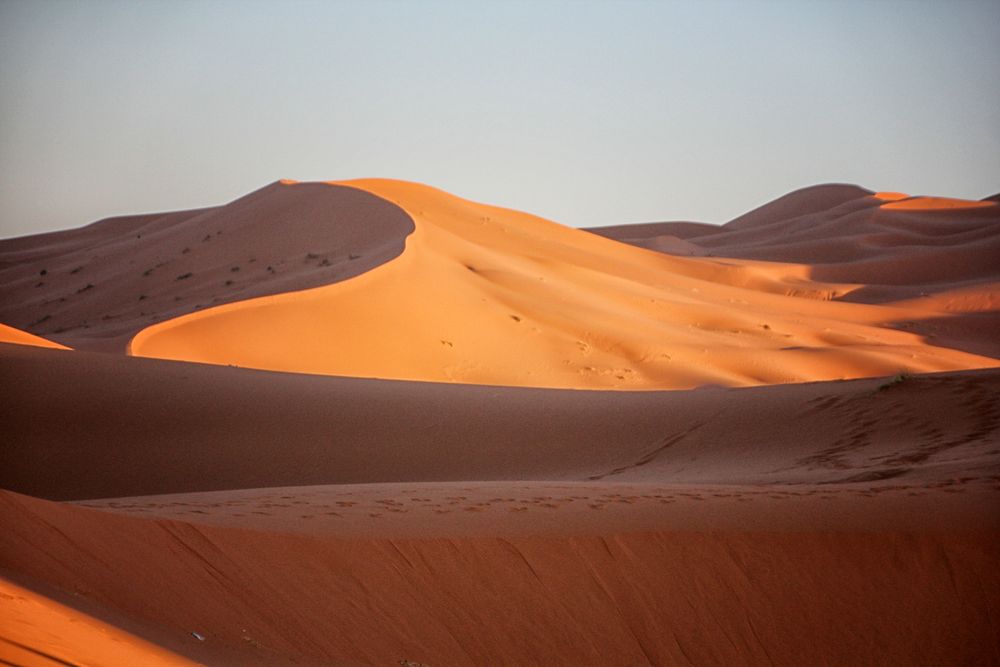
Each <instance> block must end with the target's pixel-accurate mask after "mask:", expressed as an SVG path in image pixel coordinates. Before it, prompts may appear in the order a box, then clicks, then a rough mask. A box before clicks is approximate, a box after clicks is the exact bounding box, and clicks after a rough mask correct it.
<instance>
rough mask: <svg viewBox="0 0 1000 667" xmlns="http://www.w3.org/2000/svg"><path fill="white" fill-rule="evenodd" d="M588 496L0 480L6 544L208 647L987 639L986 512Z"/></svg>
mask: <svg viewBox="0 0 1000 667" xmlns="http://www.w3.org/2000/svg"><path fill="white" fill-rule="evenodd" d="M591 513H592V514H594V515H597V517H598V518H597V519H596V522H597V523H595V524H591V525H590V527H589V529H588V530H587V531H585V532H583V533H581V534H577V535H552V534H547V535H537V534H536V535H529V534H520V535H507V536H503V537H499V536H488V537H475V536H467V537H462V536H452V537H448V538H434V537H422V538H405V537H389V538H386V537H383V538H363V537H354V538H352V539H349V540H342V539H338V538H335V537H329V536H311V535H296V534H291V533H280V532H279V533H276V532H260V531H252V530H235V529H229V528H224V527H213V526H208V525H205V524H198V523H190V522H176V521H166V520H152V519H135V518H130V517H124V516H120V515H118V514H116V513H105V512H96V511H93V510H88V509H83V508H74V507H67V506H58V505H54V504H51V503H46V502H43V501H38V500H32V499H29V498H27V497H24V496H17V495H14V494H10V493H4V494H0V518H2V520H3V523H4V526H5V527H7V530H8V536H9V541H8V546H7V547H5V549H4V550H3V552H2V554H0V559H2V560H0V562H2V563H3V565H4V566H6V567H10V568H15V569H17V570H19V571H22V572H27V573H30V574H31V575H32V576H34V577H37V578H39V579H45V580H49V581H52V582H54V583H56V584H57V585H61V586H63V587H66V588H72V589H77V590H83V591H85V592H86V593H87V594H88V596H90V597H92V598H94V599H95V600H97V601H99V602H101V603H102V604H105V605H108V606H110V607H114V608H116V609H119V610H122V612H124V613H128V614H129V615H131V616H133V617H136V618H138V619H141V620H142V621H143V622H146V623H151V624H156V625H157V627H158V628H159V629H160V630H161V632H163V633H164V635H168V636H170V637H171V638H172V640H173V643H174V644H175V645H176V646H177V647H178V648H177V649H175V650H180V649H186V651H187V655H189V656H190V657H192V658H197V657H199V652H200V651H203V650H205V649H206V648H208V647H213V648H225V649H229V650H230V651H232V652H233V653H236V652H237V651H239V652H241V653H242V655H243V662H242V663H240V662H239V661H236V660H233V661H232V662H228V661H223V660H221V659H219V658H216V660H215V661H214V662H213V664H248V663H254V664H259V663H271V662H272V661H273V660H274V659H275V658H276V657H277V656H282V655H283V656H286V657H287V658H292V659H295V660H303V661H310V660H312V661H316V662H324V664H344V663H347V662H351V663H359V664H370V665H371V664H386V665H389V664H399V662H400V661H402V660H411V661H416V662H420V663H423V664H429V665H436V664H448V665H474V664H524V665H552V664H560V665H570V664H602V665H635V664H640V665H686V664H697V665H726V664H748V663H749V664H788V665H791V664H801V663H802V662H808V663H810V664H854V663H856V662H857V661H858V656H864V659H863V660H862V662H864V661H871V662H872V663H873V664H910V665H914V664H929V665H930V664H943V663H949V664H952V663H959V664H979V663H984V664H985V663H989V662H991V661H993V660H995V659H996V657H997V649H998V644H997V635H996V629H995V627H993V625H992V623H991V621H990V619H991V618H992V617H995V615H996V613H997V612H998V611H1000V609H998V608H997V600H998V599H1000V575H998V572H1000V570H998V569H997V568H996V562H997V558H998V557H1000V551H998V548H1000V547H998V546H997V545H998V544H1000V542H998V541H997V540H996V535H997V534H996V533H995V532H992V533H979V534H976V533H952V532H943V533H933V532H922V533H918V534H913V533H898V532H870V531H838V532H824V531H817V530H804V531H802V530H800V531H781V530H779V531H775V530H767V531H764V532H755V531H747V530H743V531H729V532H715V531H707V532H704V531H658V532H639V533H625V534H621V533H617V532H616V531H615V530H614V528H613V524H612V523H610V522H608V521H605V520H602V519H601V518H600V516H601V515H600V512H599V511H592V512H591ZM40 554H44V557H39V556H40ZM67 562H71V563H73V564H74V565H73V568H72V569H71V570H70V569H67V568H66V567H65V566H63V565H62V563H67ZM149 570H155V572H156V578H155V579H153V578H150V577H148V576H144V572H147V571H149ZM192 631H196V632H200V633H203V634H204V635H205V636H206V638H207V639H206V641H205V642H203V643H202V642H197V641H196V640H194V639H192V638H191V634H190V633H191V632H192ZM185 640H186V643H185ZM199 644H205V645H207V646H204V647H203V646H201V645H199ZM202 659H204V658H202Z"/></svg>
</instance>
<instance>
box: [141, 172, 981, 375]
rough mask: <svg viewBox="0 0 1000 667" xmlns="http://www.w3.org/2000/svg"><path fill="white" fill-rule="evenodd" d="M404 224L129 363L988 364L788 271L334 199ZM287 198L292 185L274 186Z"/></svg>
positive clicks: (331, 368)
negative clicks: (372, 244)
mask: <svg viewBox="0 0 1000 667" xmlns="http://www.w3.org/2000/svg"><path fill="white" fill-rule="evenodd" d="M341 185H342V186H343V185H347V186H350V187H353V188H358V189H361V190H364V191H366V192H369V193H372V194H374V195H376V196H379V197H381V198H383V199H385V200H387V201H391V202H393V203H394V204H396V205H398V206H399V207H400V208H402V209H403V210H405V211H406V212H407V213H408V214H409V215H410V216H411V217H412V218H413V220H414V223H415V225H416V229H415V231H414V233H413V234H412V235H410V236H409V237H407V241H406V250H405V251H404V252H403V253H402V254H401V255H400V256H399V257H397V258H396V259H394V260H392V261H390V262H387V263H385V264H383V265H381V266H379V267H377V268H376V269H373V270H371V271H368V272H366V273H364V274H362V275H359V276H356V277H355V278H352V279H350V280H346V281H343V282H340V283H337V284H333V285H328V286H324V287H319V288H314V289H310V290H305V291H300V292H296V293H288V294H279V295H273V296H269V297H263V298H259V299H250V300H246V301H241V302H237V303H231V304H226V305H222V306H217V307H214V308H210V309H205V310H201V311H199V312H196V313H191V314H188V315H185V316H181V317H178V318H174V319H171V320H168V321H166V322H162V323H159V324H156V325H153V326H150V327H148V328H146V329H144V330H143V331H141V332H139V333H138V334H137V335H136V336H135V337H134V338H133V339H132V341H131V344H130V351H131V353H132V354H134V355H137V356H150V357H160V358H167V359H179V360H189V361H199V362H207V363H215V364H231V365H238V366H248V367H253V368H263V369H271V370H282V371H294V372H301V373H319V374H332V375H350V376H360V377H377V378H396V379H414V380H429V381H437V382H462V383H474V384H503V385H513V386H537V387H566V388H589V389H593V388H609V389H652V388H678V387H693V386H698V385H704V384H722V385H753V384H770V383H780V382H802V381H809V380H818V379H836V378H850V377H861V376H872V375H886V374H892V373H896V372H899V371H911V372H928V371H939V370H950V369H964V368H978V367H985V366H991V365H996V364H997V363H1000V362H997V361H995V360H992V359H988V358H984V357H982V356H979V355H975V354H969V353H963V352H960V351H955V350H949V349H943V348H937V347H935V346H932V345H928V344H927V343H926V342H925V341H923V340H922V339H921V338H920V337H919V336H916V335H914V334H911V333H909V332H905V331H899V330H895V329H892V328H888V327H887V326H885V325H886V323H888V322H894V321H898V320H903V319H906V318H908V317H912V316H913V315H914V311H911V310H906V309H905V308H895V309H891V310H890V309H883V308H878V307H874V306H870V305H862V304H847V303H831V302H830V301H828V299H830V298H833V297H836V296H838V295H841V294H843V293H846V292H848V291H850V290H851V289H856V288H857V287H858V286H857V285H832V284H818V283H815V282H812V281H811V280H809V278H808V276H809V273H810V268H809V267H808V266H805V265H793V264H774V263H764V262H753V261H743V262H733V261H719V260H715V259H711V258H683V257H671V256H667V255H663V254H657V253H650V252H646V251H644V250H640V249H637V248H633V247H629V246H627V245H623V244H620V243H614V242H611V241H608V240H605V239H601V238H598V237H596V236H594V235H591V234H588V233H586V232H583V231H581V230H575V229H571V228H567V227H563V226H561V225H557V224H554V223H551V222H548V221H545V220H542V219H540V218H537V217H534V216H531V215H528V214H524V213H519V212H516V211H510V210H506V209H500V208H496V207H490V206H485V205H481V204H475V203H472V202H468V201H465V200H462V199H459V198H457V197H454V196H451V195H448V194H446V193H443V192H441V191H439V190H435V189H433V188H429V187H426V186H421V185H417V184H413V183H405V182H400V181H386V180H364V181H352V182H349V183H345V184H341ZM285 187H288V188H291V189H294V188H297V187H302V185H294V184H288V185H286V186H285Z"/></svg>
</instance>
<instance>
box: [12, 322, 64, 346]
mask: <svg viewBox="0 0 1000 667" xmlns="http://www.w3.org/2000/svg"><path fill="white" fill-rule="evenodd" d="M0 343H14V344H15V345H34V346H35V347H51V348H55V349H57V350H68V349H70V348H68V347H66V346H65V345H60V344H59V343H56V342H53V341H51V340H46V339H45V338H42V337H41V336H36V335H35V334H30V333H28V332H27V331H21V330H20V329H15V328H14V327H9V326H7V325H6V324H0Z"/></svg>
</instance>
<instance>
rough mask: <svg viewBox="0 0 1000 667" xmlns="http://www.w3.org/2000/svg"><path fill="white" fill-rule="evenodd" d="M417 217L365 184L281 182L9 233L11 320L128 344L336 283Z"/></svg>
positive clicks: (4, 273) (67, 335)
mask: <svg viewBox="0 0 1000 667" xmlns="http://www.w3.org/2000/svg"><path fill="white" fill-rule="evenodd" d="M412 230H413V223H412V221H411V220H410V219H409V218H408V217H407V216H406V214H405V213H403V212H402V211H401V210H399V209H398V208H397V207H395V206H393V205H392V204H390V203H388V202H386V201H385V200H383V199H380V198H378V197H373V196H371V195H369V194H367V193H364V192H362V191H360V190H357V189H356V188H344V187H336V186H326V185H319V184H302V185H298V186H296V187H294V188H289V187H286V186H285V185H282V184H281V183H273V184H271V185H269V186H267V187H264V188H261V189H260V190H257V191H255V192H252V193H250V194H248V195H246V196H244V197H241V198H240V199H237V200H236V201H234V202H231V203H229V204H226V205H225V206H219V207H215V208H209V209H201V210H197V211H180V212H176V213H165V214H154V215H142V216H131V217H125V218H110V219H108V220H102V221H99V222H96V223H94V224H92V225H89V226H87V227H84V228H82V229H78V230H70V231H65V232H54V233H51V234H42V235H39V236H29V237H23V238H16V239H7V240H3V241H0V322H4V323H6V324H10V325H12V326H16V327H18V328H20V329H25V330H28V331H31V332H32V333H35V334H38V335H41V336H45V337H46V338H50V339H52V340H56V341H59V342H60V343H64V344H66V345H69V346H71V347H74V348H79V349H88V350H102V351H115V352H122V351H124V349H125V347H126V345H127V343H128V340H129V339H130V338H131V336H132V335H134V334H135V333H136V332H137V331H139V330H141V329H142V328H144V327H146V326H148V325H149V324H151V323H153V322H158V321H161V320H164V319H169V318H171V317H175V316H177V315H181V314H184V313H189V312H192V311H197V310H199V309H202V308H206V307H208V306H211V305H214V304H219V303H228V302H231V301H238V300H242V299H248V298H252V297H258V296H262V295H267V294H278V293H281V292H286V291H289V290H300V289H304V288H308V287H315V286H318V285H326V284H328V283H331V282H336V281H338V280H344V279H345V278H349V277H351V276H355V275H358V274H360V273H364V272H365V271H367V270H369V269H371V268H373V267H375V266H378V265H379V264H381V263H382V262H385V261H387V260H389V259H391V258H392V257H395V256H396V255H398V254H399V253H400V252H401V251H402V249H403V239H404V238H405V237H406V235H407V234H409V233H410V232H411V231H412Z"/></svg>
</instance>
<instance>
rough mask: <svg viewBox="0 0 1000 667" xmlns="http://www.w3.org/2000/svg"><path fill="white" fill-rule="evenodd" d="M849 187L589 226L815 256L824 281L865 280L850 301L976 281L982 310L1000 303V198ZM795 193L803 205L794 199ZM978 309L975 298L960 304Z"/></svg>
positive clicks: (723, 253)
mask: <svg viewBox="0 0 1000 667" xmlns="http://www.w3.org/2000/svg"><path fill="white" fill-rule="evenodd" d="M845 187H847V186H815V187H812V188H806V189H804V190H799V191H797V192H795V193H792V195H787V196H786V197H783V198H781V199H778V200H776V201H775V202H772V203H771V204H767V205H765V206H762V207H761V208H759V209H757V210H755V211H752V212H751V213H748V214H746V215H744V216H741V217H739V218H736V219H735V220H733V221H731V222H729V223H727V224H725V225H723V226H721V227H714V226H709V225H698V226H693V223H687V222H680V223H671V222H666V223H651V224H643V225H621V226H617V227H604V228H595V229H591V230H589V231H591V232H594V233H596V234H600V235H602V236H606V237H608V238H614V239H616V240H619V241H623V242H625V243H631V244H634V245H639V246H641V247H645V248H650V249H654V250H665V251H666V252H670V251H669V249H664V248H663V245H664V243H665V242H666V240H669V239H675V238H679V239H683V240H684V242H685V245H684V248H683V250H682V252H681V254H694V255H702V256H704V255H714V256H719V257H733V258H742V259H759V260H766V261H778V262H794V263H801V264H808V265H809V266H810V267H811V269H810V275H811V276H812V277H813V278H815V279H816V280H819V281H832V282H844V283H855V284H859V285H861V286H863V287H861V288H860V289H853V290H850V291H848V292H846V293H844V294H841V295H836V296H835V298H839V299H843V300H847V301H858V302H866V303H887V302H892V301H899V300H903V299H910V298H913V297H918V296H922V295H926V294H928V293H941V292H947V291H951V290H955V289H958V288H962V287H976V288H980V289H979V291H980V292H982V293H983V297H982V299H983V300H982V303H981V304H980V305H979V307H978V308H977V309H978V310H995V309H997V308H1000V301H997V300H996V287H997V284H998V283H1000V262H997V261H996V259H997V257H1000V206H997V205H995V204H994V203H992V202H988V201H981V202H978V201H965V200H954V199H945V198H934V197H909V196H907V195H904V194H901V193H877V194H873V193H871V192H870V191H867V190H862V189H860V188H853V189H847V190H845V189H844V188H845ZM833 193H836V194H838V195H839V196H838V197H833ZM852 193H853V195H854V196H853V197H850V196H848V195H850V194H852ZM788 198H792V200H793V203H797V204H799V205H798V206H789V205H788V202H787V201H786V200H787V199H788ZM842 198H843V199H842ZM813 200H814V201H813ZM831 202H832V204H831ZM810 203H811V205H807V204H810ZM825 204H831V205H829V206H825ZM988 297H992V300H989V299H988ZM939 306H941V304H940V303H938V302H934V303H932V304H929V305H928V308H929V309H933V308H935V307H939ZM974 307H975V306H974V305H973V304H972V303H971V301H969V300H967V301H966V302H965V303H963V304H961V305H956V306H955V307H954V308H953V309H954V310H970V309H973V308H974Z"/></svg>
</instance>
